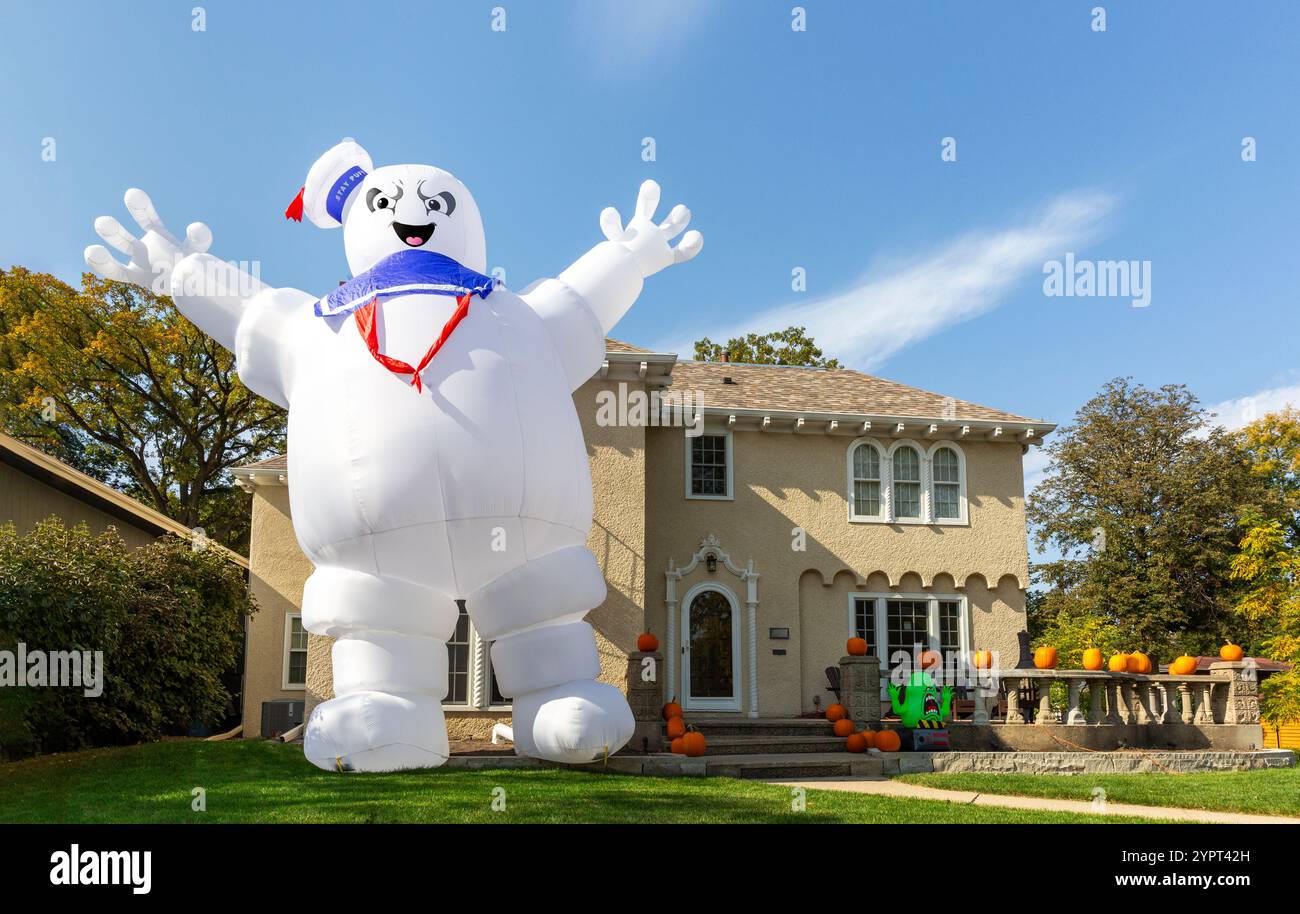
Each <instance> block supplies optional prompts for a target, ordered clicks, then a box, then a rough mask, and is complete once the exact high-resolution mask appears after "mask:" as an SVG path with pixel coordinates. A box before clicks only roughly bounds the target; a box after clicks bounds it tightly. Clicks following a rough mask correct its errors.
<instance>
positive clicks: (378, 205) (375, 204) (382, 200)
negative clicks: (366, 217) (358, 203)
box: [366, 187, 393, 213]
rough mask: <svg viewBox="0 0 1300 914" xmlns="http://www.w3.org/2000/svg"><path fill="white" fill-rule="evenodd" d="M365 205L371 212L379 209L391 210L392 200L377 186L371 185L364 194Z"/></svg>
mask: <svg viewBox="0 0 1300 914" xmlns="http://www.w3.org/2000/svg"><path fill="white" fill-rule="evenodd" d="M366 206H368V207H370V211H371V212H372V213H373V212H374V211H375V210H380V209H386V210H391V209H392V208H393V201H392V199H391V198H390V197H388V196H387V195H385V194H384V192H383V191H381V190H380V189H379V188H378V187H372V188H371V189H370V193H368V194H366Z"/></svg>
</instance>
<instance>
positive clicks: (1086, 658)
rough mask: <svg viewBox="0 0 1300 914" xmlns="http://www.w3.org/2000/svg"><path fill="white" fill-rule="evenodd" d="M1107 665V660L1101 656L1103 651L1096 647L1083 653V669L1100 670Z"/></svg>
mask: <svg viewBox="0 0 1300 914" xmlns="http://www.w3.org/2000/svg"><path fill="white" fill-rule="evenodd" d="M1104 665H1105V660H1104V659H1103V658H1102V656H1101V651H1100V650H1098V649H1097V648H1095V647H1090V648H1088V649H1087V650H1086V651H1084V652H1083V668H1084V669H1085V670H1094V671H1096V670H1099V669H1101V668H1102V667H1103V666H1104Z"/></svg>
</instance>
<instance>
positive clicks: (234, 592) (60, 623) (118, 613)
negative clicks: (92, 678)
mask: <svg viewBox="0 0 1300 914" xmlns="http://www.w3.org/2000/svg"><path fill="white" fill-rule="evenodd" d="M255 609H256V607H255V606H254V604H253V603H252V598H251V597H250V596H249V595H248V591H247V588H246V586H245V584H244V575H243V572H242V571H241V570H240V569H239V568H238V567H237V566H235V565H233V564H231V563H230V562H229V561H227V560H226V559H225V558H223V557H222V555H221V554H220V553H219V552H218V551H217V550H215V549H208V550H204V551H195V550H193V549H192V548H191V546H190V544H189V543H188V541H183V540H179V539H176V538H175V537H164V538H162V539H159V540H156V541H155V542H153V543H151V544H150V545H148V546H144V547H142V548H140V549H131V548H129V547H128V546H127V545H126V544H125V543H124V542H123V541H122V539H121V537H119V536H118V535H117V532H116V531H114V530H111V529H110V530H109V531H107V532H105V533H102V534H98V535H94V534H92V533H91V532H90V531H89V529H88V528H87V527H86V526H85V525H84V524H82V525H78V526H76V527H72V528H68V527H65V526H63V525H62V523H60V522H59V521H58V520H57V519H55V518H50V519H49V520H46V521H43V522H41V523H40V524H38V525H37V526H36V527H35V528H34V529H33V530H32V531H31V532H30V533H28V534H26V535H23V536H20V535H18V534H17V533H16V532H15V530H14V527H13V526H12V525H6V526H4V527H0V643H3V645H4V647H5V648H7V649H11V650H12V648H13V645H15V644H16V643H18V642H22V643H23V644H25V645H26V646H27V648H28V649H29V650H42V651H91V652H94V651H102V652H103V667H102V675H103V682H102V686H103V692H102V694H101V695H99V696H98V697H87V696H85V695H84V693H83V690H82V689H77V688H69V687H66V686H57V687H56V686H45V687H32V686H29V687H27V688H0V743H2V744H3V746H4V748H5V749H6V750H12V749H13V748H14V747H15V746H25V747H27V748H29V749H34V750H36V751H43V752H50V751H56V750H64V749H78V748H82V747H85V746H98V745H115V744H121V743H129V742H138V741H140V740H149V739H158V738H160V737H161V736H164V735H166V734H169V733H181V732H184V730H185V728H186V727H187V726H188V725H189V724H190V723H191V722H193V721H196V720H197V721H201V722H204V723H217V722H219V721H220V720H221V719H222V718H223V717H224V716H225V715H226V714H227V712H228V710H229V707H230V705H231V701H232V696H231V694H230V692H229V691H228V690H227V688H226V687H225V685H224V684H223V681H222V679H223V676H224V675H225V674H226V673H228V672H229V671H230V670H231V669H232V668H233V667H234V666H235V663H236V660H237V658H238V654H239V650H240V649H241V647H242V644H243V617H245V616H246V615H247V614H249V613H251V612H253V611H255Z"/></svg>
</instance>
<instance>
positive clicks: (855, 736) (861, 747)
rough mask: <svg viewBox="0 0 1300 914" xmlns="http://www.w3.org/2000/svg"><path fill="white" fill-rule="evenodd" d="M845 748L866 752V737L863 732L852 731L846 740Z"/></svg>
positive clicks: (851, 750)
mask: <svg viewBox="0 0 1300 914" xmlns="http://www.w3.org/2000/svg"><path fill="white" fill-rule="evenodd" d="M844 748H845V749H847V750H849V751H850V752H866V751H867V741H866V738H865V737H863V735H862V734H861V733H850V734H849V735H848V737H847V738H846V739H845V740H844Z"/></svg>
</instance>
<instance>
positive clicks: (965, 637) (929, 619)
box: [845, 591, 971, 702]
mask: <svg viewBox="0 0 1300 914" xmlns="http://www.w3.org/2000/svg"><path fill="white" fill-rule="evenodd" d="M858 600H873V601H874V602H875V604H876V606H875V617H876V631H875V641H874V642H872V641H870V639H869V638H868V643H869V644H871V646H872V647H874V648H875V650H876V657H877V658H878V659H879V660H880V672H881V684H880V694H881V698H882V700H883V701H886V702H887V701H889V697H888V692H887V690H886V685H885V683H886V682H887V681H888V680H887V674H888V672H889V656H888V655H887V654H886V653H885V652H886V650H887V649H888V647H889V618H888V616H887V614H886V610H885V601H886V600H924V601H926V607H925V626H926V629H927V630H928V632H929V638H928V639H927V641H928V643H927V644H926V649H928V650H932V651H937V650H939V649H940V646H939V604H940V603H957V604H958V605H959V608H958V610H957V613H958V624H957V643H958V650H959V651H961V654H962V656H963V657H969V656H970V650H971V647H970V646H971V618H970V602H969V601H968V600H967V599H966V597H965V595H964V594H955V593H953V594H948V593H889V592H866V591H854V592H852V593H850V594H849V607H848V609H849V612H848V632H847V634H846V636H845V637H847V638H852V637H853V636H854V635H856V634H857V624H856V623H857V619H856V613H855V609H856V606H855V605H854V604H855V603H856V602H857V601H858ZM946 659H947V658H945V660H946Z"/></svg>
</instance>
